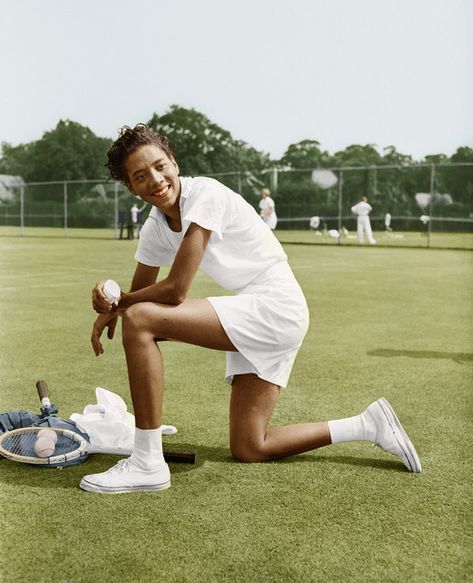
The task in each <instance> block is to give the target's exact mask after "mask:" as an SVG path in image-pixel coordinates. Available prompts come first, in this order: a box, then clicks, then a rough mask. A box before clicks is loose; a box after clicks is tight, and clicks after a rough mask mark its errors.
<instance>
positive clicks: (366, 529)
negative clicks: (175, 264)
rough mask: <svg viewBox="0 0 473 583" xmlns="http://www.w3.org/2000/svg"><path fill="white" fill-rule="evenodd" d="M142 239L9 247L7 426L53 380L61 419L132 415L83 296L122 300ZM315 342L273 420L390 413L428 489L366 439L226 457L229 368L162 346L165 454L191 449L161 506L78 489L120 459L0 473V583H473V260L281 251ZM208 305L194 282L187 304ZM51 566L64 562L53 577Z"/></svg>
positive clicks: (0, 277) (114, 356)
mask: <svg viewBox="0 0 473 583" xmlns="http://www.w3.org/2000/svg"><path fill="white" fill-rule="evenodd" d="M135 246H136V242H128V241H115V240H103V241H97V240H93V239H60V240H58V239H54V238H34V237H31V238H30V237H25V238H20V237H2V238H0V292H1V297H2V302H1V303H0V321H1V328H0V339H1V342H0V363H1V370H2V390H1V393H0V410H1V411H6V410H9V409H17V408H25V409H29V410H37V409H38V404H37V397H36V395H35V389H34V383H35V381H36V380H37V379H39V378H44V379H46V380H47V381H48V383H49V387H50V392H51V396H52V397H53V400H55V401H56V402H57V403H58V405H59V406H60V412H61V413H62V415H63V416H69V415H70V414H71V413H72V412H76V411H81V410H82V408H83V407H84V406H85V405H86V404H87V403H93V402H95V396H94V389H95V387H96V386H104V387H107V388H109V389H110V390H112V391H115V392H119V393H120V394H121V395H122V396H123V398H124V399H125V400H126V401H127V403H128V405H130V399H129V395H128V389H127V377H126V369H125V364H124V358H123V355H122V349H121V345H120V341H119V339H118V338H117V339H116V340H114V341H113V342H108V341H106V346H105V350H106V351H105V354H104V355H102V356H101V357H100V358H98V359H97V358H95V356H94V355H93V353H92V350H91V347H90V342H89V337H90V329H91V324H92V321H93V318H94V314H93V312H92V310H91V307H90V290H91V288H92V287H93V285H94V284H95V282H96V281H97V280H98V279H99V278H102V277H104V276H107V277H113V278H116V279H117V280H118V281H119V282H120V283H121V284H122V285H123V286H126V285H127V282H128V280H129V278H130V276H131V274H132V271H133V260H132V258H133V254H134V249H135ZM285 248H286V251H287V253H288V255H289V258H290V261H291V264H292V266H293V268H294V271H295V273H296V275H297V277H298V279H299V281H300V283H301V285H302V287H303V289H304V291H305V293H306V296H307V299H308V302H309V306H310V311H311V327H310V330H309V332H308V335H307V337H306V339H305V342H304V345H303V347H302V349H301V351H300V353H299V356H298V359H297V360H296V364H295V367H294V370H293V374H292V377H291V381H290V385H289V387H288V388H287V389H285V390H284V391H283V393H282V397H281V399H280V402H279V404H278V407H277V410H276V413H275V416H274V423H277V424H283V423H293V422H304V421H312V420H321V419H333V418H338V417H344V416H347V415H351V414H356V413H358V412H360V411H361V410H363V409H364V408H365V407H366V406H367V405H368V404H369V403H370V402H371V401H373V400H374V399H375V398H377V397H379V396H383V395H384V396H386V397H387V398H388V399H389V400H390V401H391V403H392V404H393V405H394V407H395V409H396V411H397V413H398V415H399V417H400V418H401V420H402V421H403V423H404V425H405V427H406V429H407V431H408V433H409V434H410V436H411V438H412V440H413V441H414V443H415V445H416V447H417V449H418V452H419V455H420V457H421V461H422V463H423V468H424V473H423V474H421V475H412V474H409V473H408V472H407V471H404V468H403V466H402V464H401V463H400V462H399V461H398V460H397V459H396V458H394V457H392V456H390V455H388V454H386V453H384V452H382V451H380V450H379V449H377V448H373V447H371V446H370V445H369V444H367V443H349V444H339V445H337V446H333V447H329V448H324V449H321V450H318V451H315V452H311V453H307V454H304V455H300V456H296V457H294V458H292V459H288V460H285V461H280V462H273V463H269V464H254V465H251V464H250V465H247V464H239V463H236V462H234V461H232V459H231V458H230V456H229V453H228V447H227V444H228V429H227V416H228V400H229V389H228V386H227V385H226V384H225V382H224V380H223V375H224V370H225V357H224V355H223V354H221V353H217V352H212V351H207V350H204V349H199V348H196V347H191V346H185V345H181V344H177V343H169V344H167V345H166V344H164V345H163V352H164V355H165V363H166V369H167V370H166V379H167V388H166V395H165V415H164V421H165V422H166V423H172V424H175V425H176V426H177V427H178V429H179V432H178V434H177V435H176V436H174V437H172V438H167V441H166V443H168V444H169V446H171V444H173V445H174V446H175V447H176V448H178V447H182V448H186V447H192V448H195V449H196V450H197V452H198V463H197V464H196V465H195V466H189V465H177V464H172V466H171V471H172V488H170V489H169V490H166V491H165V492H162V493H156V494H145V493H137V494H133V495H121V496H104V495H95V494H89V493H84V492H82V491H81V490H80V489H79V487H78V484H79V481H80V478H81V477H82V475H84V474H86V473H93V472H97V471H103V470H105V469H107V468H108V467H109V466H110V465H111V464H112V463H113V462H114V461H115V459H116V458H114V457H113V456H93V457H90V458H89V459H88V460H87V461H86V462H85V463H83V464H81V465H79V466H75V467H70V468H64V469H63V470H40V469H35V468H33V467H30V466H26V465H25V466H23V465H20V464H14V463H12V462H9V461H7V460H2V461H0V495H1V503H2V510H3V515H2V537H1V543H0V550H1V551H2V553H1V555H2V559H1V563H0V580H1V581H5V583H16V582H25V583H26V582H30V581H35V582H37V583H42V582H44V583H50V582H53V583H59V582H60V581H65V580H67V581H70V582H73V583H97V582H101V583H102V582H103V583H115V582H116V583H119V582H120V583H128V582H129V583H135V582H140V583H141V582H145V583H148V582H154V581H160V580H165V581H169V582H174V581H176V582H201V581H202V582H204V581H205V582H208V581H210V582H214V581H215V582H225V581H232V582H233V581H237V582H240V581H241V582H247V581H250V582H253V581H254V582H262V581H268V582H269V581H271V582H273V581H274V582H284V583H285V582H289V581H291V582H292V581H297V582H300V581H330V582H331V581H334V582H338V581H350V582H367V581H369V582H371V581H373V582H379V581H383V582H385V581H386V582H404V581H415V582H417V581H418V582H426V583H432V582H439V583H440V582H452V583H457V582H461V581H471V580H472V578H473V565H472V562H471V559H470V557H471V550H472V546H473V544H472V543H473V534H472V527H471V524H472V512H471V495H472V487H471V484H472V479H473V470H472V455H471V451H472V447H473V439H472V429H473V427H472V418H471V411H472V407H471V405H472V398H471V386H472V382H471V381H472V378H473V375H472V369H473V341H472V333H471V316H472V303H471V284H472V283H473V269H472V255H471V253H468V252H456V251H446V250H429V251H427V250H423V249H390V248H381V247H377V248H369V249H368V248H358V247H346V248H341V249H339V248H336V247H332V246H311V245H286V247H285ZM216 293H219V288H218V287H217V286H216V285H215V284H213V283H212V282H211V281H210V280H209V279H208V278H207V277H206V276H205V275H203V274H199V275H198V276H197V278H196V280H195V283H194V286H193V288H192V295H193V296H195V297H198V296H205V295H211V294H216ZM56 562H57V563H58V565H55V563H56Z"/></svg>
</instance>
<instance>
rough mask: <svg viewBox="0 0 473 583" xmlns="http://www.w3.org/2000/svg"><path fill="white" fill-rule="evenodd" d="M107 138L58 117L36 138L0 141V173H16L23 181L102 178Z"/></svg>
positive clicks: (104, 174) (108, 145)
mask: <svg viewBox="0 0 473 583" xmlns="http://www.w3.org/2000/svg"><path fill="white" fill-rule="evenodd" d="M110 144H111V140H110V139H108V138H100V137H97V136H96V135H95V134H94V133H93V132H92V131H91V130H90V129H89V128H88V127H85V126H83V125H81V124H79V123H77V122H74V121H70V120H60V121H59V123H58V124H57V126H56V128H55V129H53V130H51V131H48V132H45V133H44V134H43V136H42V138H41V139H40V140H37V141H35V142H30V143H29V144H20V145H19V146H11V145H9V144H6V143H3V144H2V158H1V160H0V172H1V173H4V174H13V175H20V176H22V177H23V178H24V180H25V181H27V182H32V181H36V182H40V181H49V180H83V179H91V178H106V176H107V173H106V171H105V168H104V163H105V159H106V158H105V154H106V151H107V150H108V148H109V147H110Z"/></svg>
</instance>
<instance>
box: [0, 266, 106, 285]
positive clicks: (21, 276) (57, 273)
mask: <svg viewBox="0 0 473 583" xmlns="http://www.w3.org/2000/svg"><path fill="white" fill-rule="evenodd" d="M69 271H80V272H81V273H102V271H103V270H100V271H99V270H98V269H81V268H80V267H70V268H69V267H64V269H63V270H62V271H49V272H48V271H41V274H40V275H41V277H51V276H52V277H58V276H60V275H69V273H68V272H69ZM25 277H32V278H36V277H38V276H37V275H36V274H31V273H11V274H9V275H0V282H1V281H3V280H4V279H15V278H17V279H24V278H25Z"/></svg>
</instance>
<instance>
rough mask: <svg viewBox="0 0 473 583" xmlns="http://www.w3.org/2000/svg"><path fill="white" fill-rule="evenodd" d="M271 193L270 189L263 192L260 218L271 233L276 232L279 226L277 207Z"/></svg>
mask: <svg viewBox="0 0 473 583" xmlns="http://www.w3.org/2000/svg"><path fill="white" fill-rule="evenodd" d="M270 195H271V191H270V190H269V188H263V190H262V191H261V200H260V201H259V208H260V209H261V210H260V217H261V218H262V219H263V221H264V222H265V223H266V224H267V225H268V227H269V228H270V229H271V231H274V229H275V228H276V226H277V224H278V217H277V215H276V205H275V204H274V200H273V199H272V198H271V196H270Z"/></svg>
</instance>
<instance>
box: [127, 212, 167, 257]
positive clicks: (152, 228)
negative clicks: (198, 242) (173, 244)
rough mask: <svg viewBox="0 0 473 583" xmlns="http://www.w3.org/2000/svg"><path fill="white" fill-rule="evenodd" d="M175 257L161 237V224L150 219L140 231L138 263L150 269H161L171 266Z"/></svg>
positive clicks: (136, 254)
mask: <svg viewBox="0 0 473 583" xmlns="http://www.w3.org/2000/svg"><path fill="white" fill-rule="evenodd" d="M174 256H175V251H174V250H173V249H171V248H167V247H166V245H165V244H164V243H163V238H162V237H160V236H159V224H158V222H157V221H156V219H154V218H152V217H148V218H147V219H146V221H145V223H144V225H143V227H142V229H141V231H140V242H139V245H138V249H137V251H136V253H135V259H136V261H139V262H140V263H143V264H144V265H149V266H150V267H160V266H161V265H171V264H172V262H173V260H174Z"/></svg>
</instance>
